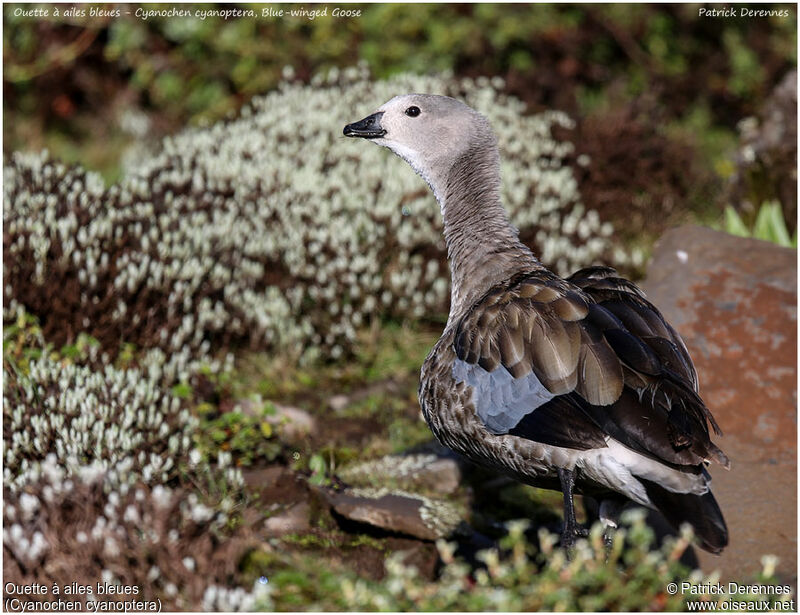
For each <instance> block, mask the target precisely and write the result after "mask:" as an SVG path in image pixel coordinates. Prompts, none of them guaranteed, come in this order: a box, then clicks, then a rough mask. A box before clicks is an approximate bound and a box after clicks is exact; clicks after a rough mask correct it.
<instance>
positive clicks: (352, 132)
mask: <svg viewBox="0 0 800 615" xmlns="http://www.w3.org/2000/svg"><path fill="white" fill-rule="evenodd" d="M382 116H383V111H380V112H378V113H373V114H372V115H369V116H367V117H365V118H364V119H363V120H361V121H360V122H353V123H352V124H348V125H347V126H345V127H344V130H343V131H342V132H343V133H344V136H345V137H361V138H362V139H377V138H378V137H382V136H383V135H385V134H386V131H385V130H384V129H383V128H381V117H382Z"/></svg>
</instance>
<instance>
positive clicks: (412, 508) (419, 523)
mask: <svg viewBox="0 0 800 615" xmlns="http://www.w3.org/2000/svg"><path fill="white" fill-rule="evenodd" d="M326 497H327V499H328V501H329V502H330V504H331V506H333V509H334V510H335V511H336V512H337V513H339V514H340V515H342V516H343V517H346V518H347V519H351V520H353V521H358V522H360V523H367V524H369V525H373V526H375V527H379V528H382V529H384V530H388V531H392V532H399V533H402V534H408V535H409V536H415V537H417V538H422V539H423V540H436V539H437V538H443V537H445V536H448V535H449V534H451V533H452V531H453V530H454V529H455V528H456V527H457V526H458V525H459V523H460V522H461V516H460V515H459V513H458V511H457V510H456V508H455V507H454V506H453V505H452V504H449V503H448V502H444V501H441V500H432V499H429V498H426V497H424V496H420V495H415V494H411V493H406V492H402V491H389V490H386V489H381V490H374V489H352V490H348V491H346V492H343V493H336V492H333V491H327V494H326Z"/></svg>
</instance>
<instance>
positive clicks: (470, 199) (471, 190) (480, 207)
mask: <svg viewBox="0 0 800 615" xmlns="http://www.w3.org/2000/svg"><path fill="white" fill-rule="evenodd" d="M499 167H500V165H499V154H498V152H497V148H496V146H494V147H486V148H474V149H472V150H470V152H469V153H468V154H467V155H465V156H462V157H461V158H459V159H458V160H456V162H455V163H454V164H453V166H452V167H451V169H450V173H449V174H448V178H447V181H446V183H445V186H446V187H445V190H444V191H443V192H442V193H441V194H437V197H438V198H439V203H440V206H441V209H442V217H443V220H444V236H445V243H446V245H447V256H448V260H449V262H450V273H451V278H452V280H451V282H452V290H451V301H450V318H451V320H452V319H453V318H454V316H456V315H458V314H460V313H462V312H463V311H464V310H465V309H467V308H469V307H470V306H471V305H472V304H473V303H474V302H475V301H477V300H478V299H479V298H480V297H481V296H482V295H483V294H484V293H485V292H486V291H487V290H489V288H491V286H492V285H494V284H496V283H497V282H498V281H501V280H503V279H506V278H508V277H510V276H512V275H514V274H515V273H519V272H521V271H525V270H531V269H533V268H537V267H540V266H541V265H539V262H538V260H537V259H536V257H535V256H534V255H533V253H532V252H531V251H530V249H529V248H528V247H527V246H525V245H524V244H523V243H522V242H521V241H520V240H519V231H518V230H517V229H516V228H515V227H514V226H513V225H512V224H511V222H510V221H509V219H508V216H507V214H506V211H505V208H504V207H503V204H502V201H501V199H500V168H499Z"/></svg>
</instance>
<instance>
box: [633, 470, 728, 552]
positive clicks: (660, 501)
mask: <svg viewBox="0 0 800 615" xmlns="http://www.w3.org/2000/svg"><path fill="white" fill-rule="evenodd" d="M637 479H638V480H639V481H640V482H641V483H642V484H643V485H644V487H645V489H646V491H647V496H648V497H649V498H650V501H651V502H652V503H653V506H655V507H656V508H657V509H658V510H659V511H661V513H662V514H663V515H664V517H665V518H666V519H667V521H668V522H669V524H670V525H672V526H673V527H674V528H676V529H677V528H679V527H680V526H681V524H682V523H688V524H689V525H691V526H692V527H693V528H694V533H695V536H696V537H697V540H698V542H699V545H700V547H702V548H703V549H705V550H706V551H708V552H710V553H714V554H718V553H720V552H722V550H723V549H724V548H725V547H726V546H727V544H728V526H727V525H726V524H725V519H724V517H723V516H722V511H720V509H719V505H718V504H717V501H716V500H715V499H714V495H713V494H712V493H711V490H709V491H707V492H706V493H704V494H703V495H695V494H693V493H674V492H672V491H668V490H667V489H664V487H662V486H660V485H658V484H657V483H654V482H653V481H649V480H647V479H645V478H641V477H639V476H637Z"/></svg>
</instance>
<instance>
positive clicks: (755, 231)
mask: <svg viewBox="0 0 800 615" xmlns="http://www.w3.org/2000/svg"><path fill="white" fill-rule="evenodd" d="M724 230H725V232H727V233H730V234H731V235H736V236H738V237H753V238H754V239H761V240H763V241H771V242H772V243H776V244H778V245H779V246H784V247H786V248H796V247H797V232H795V234H794V237H790V235H789V230H788V229H787V228H786V220H785V219H784V217H783V210H782V209H781V205H780V203H778V202H777V201H768V202H766V203H762V204H761V207H760V208H759V210H758V213H757V214H756V216H755V221H754V222H753V225H752V227H748V225H747V224H746V223H745V222H744V220H742V217H741V216H740V215H739V213H738V212H737V211H736V210H735V209H734V208H733V207H731V206H730V205H729V206H728V207H726V208H725V222H724Z"/></svg>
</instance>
